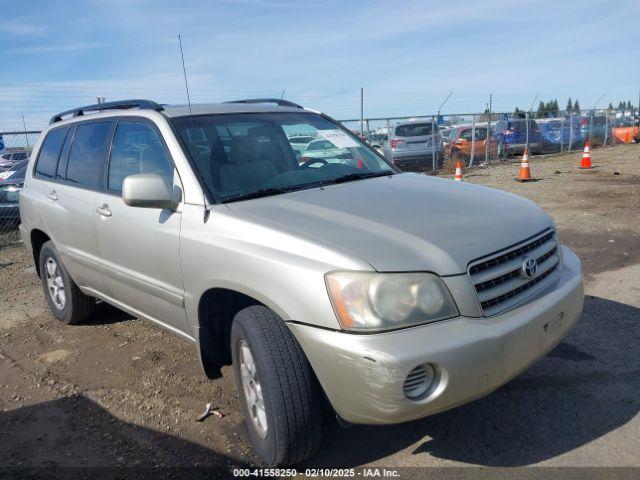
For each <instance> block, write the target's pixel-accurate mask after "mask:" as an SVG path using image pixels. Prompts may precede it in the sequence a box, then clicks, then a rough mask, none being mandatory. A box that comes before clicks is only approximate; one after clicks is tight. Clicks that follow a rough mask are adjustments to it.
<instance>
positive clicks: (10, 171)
mask: <svg viewBox="0 0 640 480" xmlns="http://www.w3.org/2000/svg"><path fill="white" fill-rule="evenodd" d="M28 162H29V159H26V160H22V161H21V162H18V163H16V164H15V165H12V166H11V167H9V168H7V169H6V170H4V171H2V172H0V182H2V181H4V180H7V179H8V178H10V177H12V176H13V175H15V174H16V173H17V172H19V171H20V170H22V169H24V168H25V167H26V165H27V163H28Z"/></svg>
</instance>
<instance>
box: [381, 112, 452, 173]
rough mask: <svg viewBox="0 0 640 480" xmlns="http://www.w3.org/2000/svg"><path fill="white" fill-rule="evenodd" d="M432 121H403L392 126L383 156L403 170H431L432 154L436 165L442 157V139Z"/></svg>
mask: <svg viewBox="0 0 640 480" xmlns="http://www.w3.org/2000/svg"><path fill="white" fill-rule="evenodd" d="M433 133H434V132H433V123H431V122H430V121H428V122H420V121H413V122H404V123H398V124H396V125H395V126H393V128H392V130H391V135H390V137H389V141H388V142H387V143H385V145H384V156H385V157H386V158H387V160H389V161H391V162H392V163H394V164H395V165H396V166H398V167H400V168H402V169H403V170H431V168H432V165H433V164H432V162H433V155H434V154H435V157H436V160H437V165H436V167H438V166H439V164H440V162H439V160H440V159H441V158H442V141H441V140H440V137H439V135H438V134H437V131H436V133H435V138H434V135H433Z"/></svg>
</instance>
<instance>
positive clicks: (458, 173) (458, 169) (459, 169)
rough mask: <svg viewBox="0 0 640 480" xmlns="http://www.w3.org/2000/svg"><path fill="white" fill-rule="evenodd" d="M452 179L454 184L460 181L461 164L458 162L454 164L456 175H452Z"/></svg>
mask: <svg viewBox="0 0 640 480" xmlns="http://www.w3.org/2000/svg"><path fill="white" fill-rule="evenodd" d="M453 179H454V180H455V181H456V182H461V181H462V162H461V161H460V160H458V161H457V162H456V174H455V175H454V177H453Z"/></svg>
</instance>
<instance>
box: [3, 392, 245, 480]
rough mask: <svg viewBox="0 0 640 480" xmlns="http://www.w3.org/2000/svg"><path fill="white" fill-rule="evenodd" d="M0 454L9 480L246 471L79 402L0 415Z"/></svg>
mask: <svg viewBox="0 0 640 480" xmlns="http://www.w3.org/2000/svg"><path fill="white" fill-rule="evenodd" d="M0 451H1V452H2V458H3V460H2V463H1V464H0V477H3V473H4V474H7V475H9V477H7V478H18V477H23V476H29V475H33V478H151V477H153V478H214V477H218V476H223V477H227V476H230V475H231V473H232V471H233V468H237V467H243V466H245V465H244V464H243V463H242V462H239V461H237V460H234V459H231V458H229V457H227V456H225V455H221V454H218V453H216V452H214V451H213V450H211V449H209V448H204V447H202V446H200V445H197V444H195V443H191V442H189V441H186V440H182V439H179V438H177V437H174V436H171V435H168V434H164V433H161V432H157V431H155V430H150V429H147V428H144V427H140V426H137V425H133V424H130V423H127V422H124V421H122V420H119V419H118V418H116V417H114V416H112V415H111V414H110V413H109V412H108V411H107V410H105V409H103V408H102V407H100V406H99V405H98V404H96V403H95V402H93V401H92V400H90V399H88V398H86V397H83V396H72V397H66V398H63V399H59V400H54V401H50V402H44V403H39V404H36V405H31V406H27V407H23V408H18V409H16V410H11V411H7V412H0ZM23 469H24V470H23Z"/></svg>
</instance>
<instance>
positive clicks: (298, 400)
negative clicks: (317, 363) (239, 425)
mask: <svg viewBox="0 0 640 480" xmlns="http://www.w3.org/2000/svg"><path fill="white" fill-rule="evenodd" d="M231 353H232V356H233V365H234V372H235V380H236V388H237V390H238V396H239V397H240V404H241V406H242V410H243V412H244V416H245V424H246V426H247V431H248V434H249V439H250V440H251V443H252V445H253V448H254V449H255V451H256V452H257V453H258V454H259V455H260V456H261V457H262V458H263V459H264V461H265V462H266V463H268V464H270V465H290V464H296V463H299V462H302V461H303V460H305V459H307V458H309V457H310V456H311V455H312V454H313V453H314V452H315V451H316V450H317V449H318V446H319V444H320V434H321V420H322V407H321V402H320V392H319V387H318V384H317V380H316V379H315V377H314V375H313V372H312V371H311V366H310V365H309V362H308V361H307V359H306V357H305V355H304V352H303V351H302V348H301V347H300V345H299V344H298V342H297V341H296V339H295V338H294V337H293V335H292V334H291V332H290V331H289V328H288V327H287V326H286V324H285V323H284V322H283V321H282V319H281V318H280V317H278V316H277V315H276V314H275V313H273V312H272V311H271V310H269V309H268V308H266V307H263V306H252V307H248V308H245V309H244V310H241V311H240V312H239V313H238V314H237V315H236V317H235V319H234V321H233V326H232V329H231Z"/></svg>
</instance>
